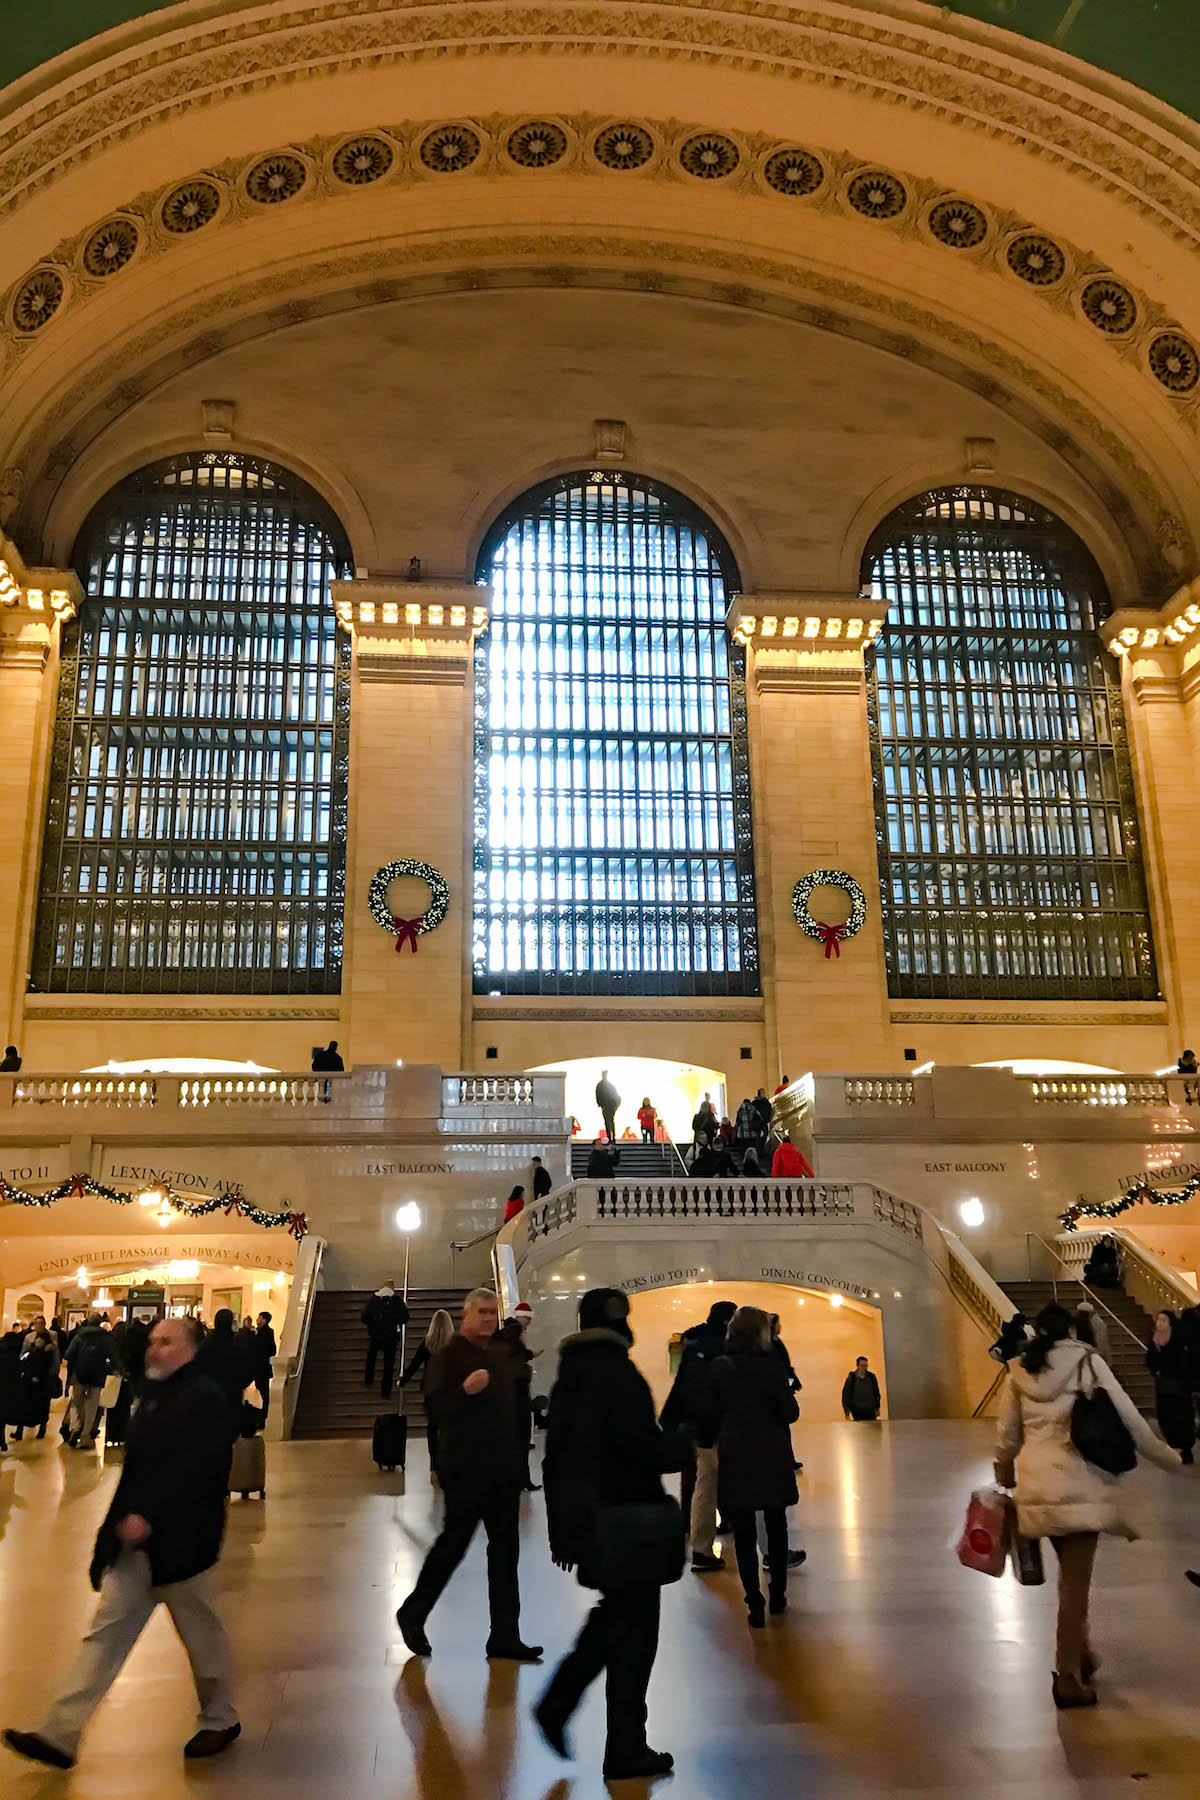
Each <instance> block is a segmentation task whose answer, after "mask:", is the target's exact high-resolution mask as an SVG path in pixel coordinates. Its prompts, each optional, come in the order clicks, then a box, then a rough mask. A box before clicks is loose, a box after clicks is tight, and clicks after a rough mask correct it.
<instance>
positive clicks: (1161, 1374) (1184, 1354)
mask: <svg viewBox="0 0 1200 1800" xmlns="http://www.w3.org/2000/svg"><path fill="white" fill-rule="evenodd" d="M1191 1364H1192V1359H1191V1355H1190V1352H1189V1349H1188V1344H1187V1334H1186V1332H1182V1331H1180V1329H1179V1320H1178V1318H1177V1317H1176V1315H1175V1314H1174V1313H1173V1312H1172V1311H1171V1309H1170V1308H1169V1307H1164V1308H1163V1310H1162V1312H1159V1313H1155V1315H1154V1335H1153V1336H1152V1337H1151V1339H1150V1342H1149V1344H1148V1345H1147V1346H1146V1366H1147V1367H1148V1369H1149V1370H1150V1373H1151V1375H1153V1377H1154V1416H1155V1418H1156V1419H1157V1420H1158V1428H1159V1430H1160V1431H1161V1432H1162V1434H1163V1436H1164V1438H1166V1440H1167V1442H1168V1444H1170V1446H1171V1448H1172V1450H1178V1452H1179V1454H1180V1456H1181V1457H1182V1459H1183V1461H1184V1462H1185V1463H1190V1462H1191V1461H1192V1449H1193V1446H1194V1444H1195V1442H1196V1409H1195V1404H1194V1402H1193V1400H1192V1367H1191Z"/></svg>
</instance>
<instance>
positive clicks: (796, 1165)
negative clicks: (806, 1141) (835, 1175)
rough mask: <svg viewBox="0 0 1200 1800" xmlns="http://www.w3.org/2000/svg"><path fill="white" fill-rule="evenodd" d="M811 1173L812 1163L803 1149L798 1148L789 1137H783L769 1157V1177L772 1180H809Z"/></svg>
mask: <svg viewBox="0 0 1200 1800" xmlns="http://www.w3.org/2000/svg"><path fill="white" fill-rule="evenodd" d="M812 1173H813V1172H812V1164H811V1163H810V1162H809V1160H808V1158H807V1156H805V1154H804V1152H803V1150H798V1149H797V1148H796V1146H795V1144H793V1143H792V1142H791V1141H790V1139H788V1138H784V1140H783V1142H782V1143H781V1144H780V1146H779V1148H778V1149H777V1150H776V1152H775V1155H774V1156H773V1157H772V1159H771V1179H772V1180H773V1181H811V1180H812Z"/></svg>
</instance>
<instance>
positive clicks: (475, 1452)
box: [396, 1288, 542, 1662]
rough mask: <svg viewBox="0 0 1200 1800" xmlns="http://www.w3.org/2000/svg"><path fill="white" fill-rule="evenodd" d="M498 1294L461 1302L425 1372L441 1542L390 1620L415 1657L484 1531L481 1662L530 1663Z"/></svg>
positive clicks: (512, 1407)
mask: <svg viewBox="0 0 1200 1800" xmlns="http://www.w3.org/2000/svg"><path fill="white" fill-rule="evenodd" d="M499 1317H500V1314H499V1309H498V1307H497V1304H496V1296H495V1294H494V1293H493V1292H492V1291H491V1289H490V1288H474V1289H473V1290H472V1292H471V1293H469V1294H468V1295H467V1298H466V1300H465V1302H464V1304H463V1316H462V1329H461V1330H459V1331H456V1332H455V1334H454V1336H453V1337H452V1338H451V1339H450V1342H449V1343H448V1344H447V1345H446V1348H445V1349H444V1350H439V1351H438V1352H437V1354H436V1356H435V1357H434V1358H433V1361H432V1362H431V1364H430V1366H429V1379H428V1385H427V1386H426V1389H425V1405H426V1407H427V1409H428V1411H429V1416H430V1418H431V1419H432V1420H433V1422H434V1424H435V1425H436V1427H437V1446H438V1466H437V1472H438V1480H439V1481H440V1482H441V1484H442V1492H443V1493H444V1494H445V1496H446V1515H445V1520H444V1523H443V1525H442V1529H441V1533H440V1535H439V1536H438V1537H437V1538H436V1539H435V1540H434V1543H433V1545H432V1547H431V1549H430V1551H429V1554H428V1556H427V1557H426V1558H425V1564H424V1567H423V1568H422V1570H421V1573H420V1574H419V1575H418V1577H417V1585H416V1586H415V1587H414V1589H413V1591H412V1593H411V1594H410V1595H409V1596H408V1599H407V1600H406V1601H405V1602H404V1604H403V1605H402V1606H401V1607H400V1608H399V1610H398V1611H397V1613H396V1623H397V1625H399V1627H400V1635H401V1637H402V1638H403V1639H404V1642H405V1643H406V1644H407V1646H408V1648H409V1649H410V1650H411V1651H412V1653H413V1655H414V1656H428V1655H429V1654H430V1649H431V1646H430V1643H429V1639H428V1638H427V1637H426V1635H425V1621H426V1620H427V1619H428V1617H429V1615H430V1613H431V1612H432V1611H433V1608H434V1606H435V1605H436V1604H437V1601H438V1599H439V1597H440V1596H441V1593H442V1590H443V1588H444V1587H445V1586H446V1583H447V1582H448V1581H449V1579H450V1577H451V1576H452V1575H453V1573H454V1571H455V1569H457V1567H458V1565H459V1563H460V1562H461V1561H462V1559H463V1557H464V1556H465V1555H466V1553H467V1549H468V1547H469V1545H470V1542H471V1539H472V1538H473V1537H474V1535H475V1529H476V1527H477V1526H478V1525H480V1524H482V1526H483V1528H484V1530H485V1531H486V1532H487V1541H488V1605H489V1609H490V1612H491V1633H490V1635H489V1637H488V1642H487V1654H488V1655H489V1656H496V1657H503V1658H505V1659H506V1660H507V1661H510V1662H537V1661H538V1660H539V1658H540V1657H541V1654H542V1647H541V1645H540V1644H525V1643H522V1641H521V1631H520V1619H521V1597H520V1590H519V1586H518V1580H517V1558H518V1555H519V1553H520V1501H521V1489H522V1487H523V1486H524V1484H525V1481H526V1478H527V1476H528V1472H529V1453H528V1442H529V1438H528V1427H526V1434H525V1447H524V1448H522V1446H521V1443H520V1434H519V1430H518V1422H517V1411H518V1409H517V1393H516V1377H517V1370H516V1367H515V1365H514V1360H513V1356H512V1352H511V1350H510V1349H509V1347H508V1345H507V1344H506V1343H503V1342H496V1341H495V1339H496V1331H497V1326H498V1324H499Z"/></svg>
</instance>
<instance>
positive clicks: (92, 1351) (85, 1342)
mask: <svg viewBox="0 0 1200 1800" xmlns="http://www.w3.org/2000/svg"><path fill="white" fill-rule="evenodd" d="M111 1367H112V1347H111V1345H110V1344H109V1341H108V1338H107V1336H106V1335H105V1333H104V1332H103V1331H100V1330H99V1329H95V1330H91V1331H85V1332H84V1333H83V1335H82V1337H81V1338H80V1340H79V1348H78V1351H77V1353H76V1355H75V1358H74V1361H73V1363H72V1365H71V1379H72V1381H77V1382H78V1383H79V1385H80V1387H103V1386H104V1378H105V1376H106V1375H107V1374H108V1371H109V1369H110V1368H111Z"/></svg>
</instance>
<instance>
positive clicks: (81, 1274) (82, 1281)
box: [75, 1263, 92, 1288]
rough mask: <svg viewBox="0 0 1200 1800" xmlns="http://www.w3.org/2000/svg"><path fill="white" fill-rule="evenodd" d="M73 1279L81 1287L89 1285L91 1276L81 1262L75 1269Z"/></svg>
mask: <svg viewBox="0 0 1200 1800" xmlns="http://www.w3.org/2000/svg"><path fill="white" fill-rule="evenodd" d="M75 1279H76V1281H77V1282H78V1283H79V1285H80V1287H81V1288H85V1287H88V1286H90V1285H91V1279H92V1278H91V1276H90V1275H89V1274H88V1272H87V1270H86V1269H85V1268H84V1266H83V1264H82V1263H80V1265H79V1267H78V1268H77V1269H76V1271H75Z"/></svg>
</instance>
